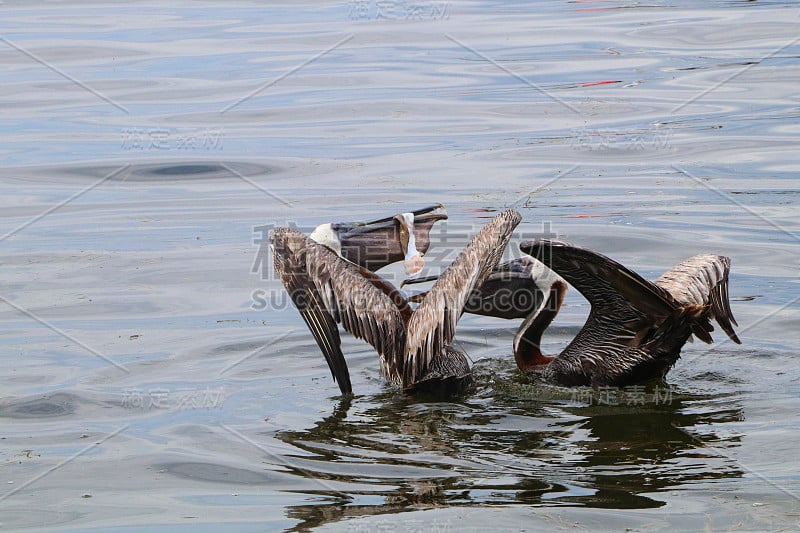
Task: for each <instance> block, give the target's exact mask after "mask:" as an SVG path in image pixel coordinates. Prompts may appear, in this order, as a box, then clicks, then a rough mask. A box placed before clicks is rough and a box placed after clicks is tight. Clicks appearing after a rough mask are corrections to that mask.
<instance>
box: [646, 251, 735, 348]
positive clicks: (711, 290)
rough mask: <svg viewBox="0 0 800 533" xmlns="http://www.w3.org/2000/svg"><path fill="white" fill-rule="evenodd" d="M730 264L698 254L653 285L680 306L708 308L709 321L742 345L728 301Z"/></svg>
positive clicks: (712, 255) (707, 255) (718, 257)
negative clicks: (713, 319)
mask: <svg viewBox="0 0 800 533" xmlns="http://www.w3.org/2000/svg"><path fill="white" fill-rule="evenodd" d="M730 267H731V260H730V259H729V258H727V257H724V256H721V255H714V254H700V255H696V256H694V257H690V258H689V259H687V260H685V261H681V262H680V263H678V264H677V265H675V266H674V267H672V268H671V269H669V270H668V271H667V272H665V273H664V274H663V275H662V276H661V277H660V278H658V279H657V280H655V282H654V283H655V284H656V285H658V286H659V287H661V288H663V289H665V290H667V291H669V293H670V294H672V296H673V297H674V298H675V299H676V300H677V301H678V302H680V303H681V304H683V305H702V306H709V308H710V311H711V315H712V316H711V317H710V318H715V319H716V321H717V323H719V325H720V327H722V330H723V331H725V333H727V335H728V337H730V339H731V340H732V341H733V342H735V343H737V344H741V342H742V341H740V340H739V337H737V336H736V333H735V332H734V331H733V326H734V325H736V326H738V325H739V324H737V323H736V319H735V318H734V317H733V312H732V311H731V304H730V301H729V300H728V273H729V272H730Z"/></svg>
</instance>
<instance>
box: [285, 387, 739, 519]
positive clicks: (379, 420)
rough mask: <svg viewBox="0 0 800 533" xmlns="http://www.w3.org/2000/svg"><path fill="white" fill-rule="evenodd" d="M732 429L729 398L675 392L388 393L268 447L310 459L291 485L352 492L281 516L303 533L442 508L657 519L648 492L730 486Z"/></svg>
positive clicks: (734, 414)
mask: <svg viewBox="0 0 800 533" xmlns="http://www.w3.org/2000/svg"><path fill="white" fill-rule="evenodd" d="M699 407H702V408H699ZM742 418H743V414H742V408H741V406H739V405H738V401H737V400H736V399H735V398H720V397H715V398H709V397H699V396H696V395H695V396H692V395H687V394H680V393H677V392H676V393H674V394H673V395H672V397H671V398H670V401H669V402H662V403H652V402H651V403H647V404H645V405H637V406H604V405H596V404H594V405H592V404H586V403H577V402H572V401H568V400H552V399H550V400H544V401H542V400H538V401H537V400H531V399H524V398H523V399H520V398H513V397H508V398H505V397H504V395H503V394H497V393H496V392H495V393H489V394H480V393H478V394H477V395H473V396H471V397H469V398H465V399H463V400H461V401H457V402H427V401H423V402H420V401H419V400H418V399H413V398H412V399H409V398H406V397H404V396H402V395H401V394H398V393H394V392H388V393H384V394H380V395H376V396H373V397H360V398H356V399H355V400H349V399H346V400H342V401H340V403H339V404H337V406H336V407H335V409H334V411H333V413H332V414H331V415H330V416H328V417H325V418H323V419H321V420H319V421H318V422H317V423H316V424H315V425H314V427H312V428H309V429H307V430H303V431H288V430H287V431H280V432H278V433H277V435H276V437H277V438H279V439H280V440H282V441H283V442H285V443H287V444H290V445H292V446H294V447H296V448H297V449H299V450H302V452H303V455H304V456H305V455H307V454H310V455H311V457H304V460H303V462H302V465H303V467H302V468H297V469H295V470H294V474H296V475H299V476H304V477H312V478H315V479H327V480H335V481H336V482H337V485H336V486H337V487H338V488H340V487H342V486H345V487H348V486H349V487H351V488H352V489H351V488H347V489H345V490H341V489H340V490H338V491H328V490H325V489H324V488H322V489H321V490H319V491H315V492H314V496H315V499H314V500H313V501H310V502H309V503H304V504H302V505H295V506H290V507H289V508H288V516H289V517H290V518H293V519H297V520H299V521H300V523H299V524H298V525H297V526H296V529H297V530H304V529H307V528H311V527H315V526H318V525H321V524H324V523H329V522H337V521H340V520H343V519H346V518H351V517H360V516H367V515H377V514H384V513H397V512H400V511H410V510H419V509H425V508H434V507H442V506H454V505H455V506H457V505H473V506H474V505H509V504H527V505H578V506H586V507H597V508H613V509H621V508H626V509H642V508H654V507H660V506H662V505H664V502H663V501H662V499H661V498H659V496H658V493H659V492H660V491H665V490H670V489H673V488H675V487H677V486H679V485H685V484H687V483H693V482H699V481H707V480H709V479H722V478H728V479H729V478H735V477H741V476H742V473H743V472H742V470H741V469H740V468H739V466H738V465H737V464H736V463H735V462H734V461H732V460H729V459H727V458H726V456H728V455H729V454H728V453H727V452H725V451H724V450H725V448H726V447H730V446H738V445H739V438H738V437H737V436H736V435H735V434H734V435H731V433H732V432H731V431H730V430H729V429H727V428H726V430H725V431H724V432H722V431H720V425H721V424H728V423H731V422H736V421H740V420H742ZM698 428H703V431H698ZM286 460H287V462H289V463H292V458H291V457H287V458H286ZM331 463H335V464H336V466H335V467H333V468H335V471H336V472H337V474H335V475H331V473H330V472H331V468H332V466H331ZM343 467H345V468H343ZM343 496H344V497H343Z"/></svg>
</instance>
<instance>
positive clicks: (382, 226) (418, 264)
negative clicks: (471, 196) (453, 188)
mask: <svg viewBox="0 0 800 533" xmlns="http://www.w3.org/2000/svg"><path fill="white" fill-rule="evenodd" d="M446 218H447V213H446V212H444V206H443V205H441V204H438V205H434V206H430V207H426V208H424V209H419V210H417V211H412V212H408V213H403V214H401V215H395V216H391V217H387V218H380V219H377V220H371V221H369V222H356V223H352V222H351V223H347V222H344V223H333V224H325V225H324V226H325V230H326V232H327V233H328V234H329V235H330V237H329V238H328V239H326V240H327V241H334V244H335V245H334V246H331V245H329V244H328V243H327V242H325V243H324V244H327V245H328V246H330V247H331V248H333V249H334V250H335V251H336V252H337V253H339V255H341V256H342V257H344V258H345V259H347V260H349V261H352V262H354V263H356V264H358V265H361V266H363V267H365V268H367V269H369V270H372V271H376V270H378V269H380V268H383V267H385V266H387V265H390V264H392V263H395V262H397V261H404V262H405V265H406V272H407V274H408V275H412V274H413V273H418V272H419V271H420V270H421V269H422V266H423V265H424V264H425V263H424V261H423V260H422V254H424V253H425V252H426V251H427V250H428V247H429V246H430V231H431V228H432V227H433V225H434V224H435V223H436V222H437V221H439V220H444V219H446ZM315 233H317V234H321V233H322V231H319V228H318V230H315ZM312 238H314V235H313V234H312ZM315 240H316V239H315ZM318 242H319V241H318Z"/></svg>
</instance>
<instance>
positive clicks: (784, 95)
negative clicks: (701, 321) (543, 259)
mask: <svg viewBox="0 0 800 533" xmlns="http://www.w3.org/2000/svg"><path fill="white" fill-rule="evenodd" d="M0 9H2V14H3V16H2V18H0V61H2V64H3V66H4V75H3V82H2V83H0V102H2V113H0V140H1V141H2V142H0V154H2V161H3V164H2V168H0V184H2V190H3V194H2V197H1V198H2V210H0V270H2V273H3V278H2V279H3V281H2V288H1V289H0V320H2V323H3V328H2V333H0V365H1V366H2V368H3V370H2V371H0V391H2V392H0V460H1V461H2V466H3V468H2V474H1V475H0V524H1V526H2V528H3V529H8V530H26V529H28V530H37V531H41V530H60V531H87V530H88V531H91V530H102V531H134V530H135V531H156V530H164V529H169V530H187V531H188V530H190V529H191V530H192V531H195V530H201V531H202V530H209V531H211V530H214V531H217V530H219V529H221V528H223V527H224V528H225V529H226V530H241V531H251V530H252V531H263V530H267V531H275V530H307V529H319V530H337V531H341V530H346V531H409V530H411V531H414V530H416V531H422V530H425V531H462V530H473V531H486V530H487V529H488V528H493V529H494V530H515V531H519V530H548V531H551V530H589V531H595V530H614V531H620V530H624V529H626V528H629V529H630V530H634V531H652V530H665V531H666V530H669V531H672V530H675V529H678V530H710V531H728V530H735V531H751V530H758V531H763V530H770V531H785V530H795V529H797V528H798V527H800V467H798V463H797V439H798V429H797V428H798V427H800V414H799V413H800V365H798V355H797V347H798V345H799V344H800V327H798V326H800V303H799V302H800V285H798V267H799V266H800V264H799V263H798V258H799V257H800V254H798V251H799V250H800V248H799V247H798V241H800V223H798V195H799V194H800V155H799V154H800V152H798V134H800V126H799V125H798V124H799V122H798V117H800V100H798V89H797V88H798V87H800V62H799V61H798V57H800V43H798V22H799V21H800V18H798V17H799V16H800V8H798V6H797V5H796V3H795V2H783V1H771V2H764V1H757V2H744V1H704V2H699V1H690V0H686V1H679V0H676V1H653V2H626V1H614V0H609V1H588V0H587V1H573V2H566V1H542V2H535V3H531V2H498V1H476V2H460V1H442V2H439V1H428V0H424V1H422V2H378V1H372V0H369V1H345V0H342V1H340V2H316V1H310V2H305V3H301V4H293V5H291V6H290V5H286V4H283V3H250V2H235V3H227V4H225V5H223V6H220V5H218V3H210V2H179V3H177V4H172V7H164V6H161V5H158V4H153V3H141V4H136V5H131V4H128V3H114V2H108V3H103V4H101V5H98V4H94V3H86V4H81V3H78V2H49V3H47V4H46V5H34V6H31V5H29V4H27V3H17V2H8V1H7V2H4V3H3V5H2V6H0ZM438 202H441V203H444V204H445V205H446V206H447V209H448V213H449V215H450V219H449V220H448V221H447V223H444V224H439V225H438V226H437V230H436V232H435V233H434V247H433V248H432V249H431V250H430V252H429V254H428V264H429V268H430V269H431V271H438V270H439V269H441V268H442V267H444V266H445V265H446V264H447V262H448V261H449V260H451V259H452V258H453V254H454V253H455V251H457V249H458V248H459V247H460V246H462V245H463V244H465V243H466V241H467V239H468V237H469V236H470V235H471V234H473V233H474V232H475V231H477V229H478V228H479V227H481V226H482V225H483V224H484V223H485V222H486V221H487V220H488V218H489V217H491V216H492V214H493V213H495V212H497V211H498V210H501V209H504V208H507V207H516V208H517V209H518V210H519V211H520V212H521V213H522V216H523V222H522V224H521V225H520V227H519V228H518V231H517V235H516V236H515V240H516V239H521V238H526V237H530V236H539V235H543V234H548V235H557V236H558V237H559V238H562V239H566V240H569V241H572V242H575V243H577V244H580V245H583V246H587V247H590V248H592V249H595V250H598V251H600V252H602V253H604V254H606V255H609V256H611V257H613V258H615V259H617V260H618V261H620V262H622V263H623V264H626V265H628V266H630V267H631V268H633V269H634V270H636V271H637V272H640V273H641V274H643V275H645V276H647V277H657V276H658V275H660V274H661V272H663V271H664V270H666V269H668V268H669V267H671V266H672V265H673V264H675V263H677V262H678V261H680V260H681V259H684V258H686V257H688V256H690V255H693V254H695V253H699V252H714V253H719V254H724V255H726V256H729V257H730V258H731V259H732V264H733V266H732V271H731V279H730V291H731V300H732V308H733V312H734V314H735V316H736V318H737V319H738V322H739V328H738V331H739V336H740V337H741V339H742V341H743V343H742V345H735V344H733V343H732V342H730V341H729V340H727V339H726V338H725V336H724V334H723V333H722V332H721V331H717V332H715V333H714V337H715V341H716V343H715V344H714V345H712V346H707V345H704V344H703V343H700V342H695V343H693V344H687V346H686V347H685V348H684V351H683V357H682V358H681V360H680V361H679V362H678V364H677V365H676V367H675V368H674V369H673V370H672V371H671V372H670V374H669V375H668V376H667V379H666V381H665V382H663V383H655V384H648V385H647V386H646V387H643V388H641V389H639V388H626V389H621V390H616V389H615V390H609V389H605V390H604V389H598V390H583V389H578V390H568V389H562V388H558V387H552V386H547V385H543V384H541V383H538V382H536V381H534V380H532V379H529V378H525V377H523V376H521V375H520V374H519V373H518V372H517V371H516V368H515V365H514V362H513V357H512V354H511V341H512V338H513V335H514V332H515V330H516V327H517V325H518V324H517V323H516V322H506V321H503V320H499V319H487V318H480V317H472V316H465V317H464V318H463V319H462V321H461V322H460V323H459V329H458V336H457V339H458V342H459V343H460V346H461V347H463V349H464V350H466V352H467V353H468V354H469V356H470V358H471V360H472V361H473V363H474V373H475V381H476V385H475V388H474V389H473V390H471V391H469V392H468V393H467V394H465V395H464V396H462V397H458V398H455V399H453V400H452V401H442V400H441V399H436V398H425V397H413V398H409V397H406V396H404V395H403V394H402V393H400V392H399V391H398V390H396V389H394V388H392V387H390V386H387V385H386V384H385V382H384V381H383V379H382V377H381V376H380V373H379V365H378V361H377V357H376V355H375V353H374V352H373V351H372V349H371V348H370V347H369V346H367V345H365V344H363V343H361V342H360V341H357V340H354V339H352V338H351V337H349V336H344V338H343V348H344V350H345V353H346V355H347V359H348V364H349V367H350V371H351V375H352V380H353V389H354V391H355V394H356V395H355V397H353V398H352V399H342V398H341V397H340V396H339V394H338V387H337V386H336V384H335V383H334V382H333V381H332V380H331V378H330V373H329V371H328V368H327V366H326V364H325V361H324V359H323V358H322V356H321V354H320V353H319V350H318V348H317V346H316V344H315V343H314V341H313V339H312V337H311V335H310V334H309V332H308V331H307V329H306V327H305V325H304V323H303V321H302V320H301V318H300V316H299V314H298V313H297V312H296V310H295V309H294V308H293V307H292V306H291V305H290V304H289V303H288V299H287V296H286V294H285V292H284V291H283V288H282V287H281V285H280V284H279V283H278V282H277V281H276V280H275V276H274V274H273V273H272V270H271V266H270V261H271V257H270V256H269V253H268V250H267V248H266V247H265V246H264V243H263V237H264V236H265V234H266V231H268V229H269V228H271V227H274V226H276V225H286V224H294V225H296V226H298V227H299V228H301V229H304V230H309V231H310V230H311V229H312V228H313V227H314V226H315V225H317V224H319V223H322V222H327V221H331V220H336V221H345V220H359V219H362V220H363V219H367V218H370V217H383V216H388V215H392V214H395V213H397V212H400V211H404V210H407V209H412V208H418V207H423V206H426V205H430V204H433V203H438ZM509 253H513V250H511V251H509ZM400 274H401V273H400V271H399V270H398V269H397V268H392V269H389V270H388V272H387V273H386V275H387V276H388V277H389V278H390V279H393V280H395V281H397V280H398V279H399V276H400ZM588 309H589V308H588V304H587V303H586V302H585V300H583V299H582V298H581V297H580V295H579V294H578V293H577V291H575V290H571V291H570V292H569V294H568V297H567V299H566V301H565V305H564V307H563V309H562V311H561V313H560V314H559V316H558V318H557V320H556V321H555V322H554V324H553V326H552V327H551V328H550V329H549V330H548V331H547V332H546V335H545V338H544V340H543V348H544V350H545V352H546V353H551V354H552V353H557V352H558V351H559V350H560V349H562V348H563V347H564V346H566V344H567V343H568V342H569V341H570V339H571V338H572V337H573V336H574V335H575V334H576V333H577V331H578V330H579V328H580V327H581V325H582V324H583V320H584V319H585V317H586V315H587V313H588Z"/></svg>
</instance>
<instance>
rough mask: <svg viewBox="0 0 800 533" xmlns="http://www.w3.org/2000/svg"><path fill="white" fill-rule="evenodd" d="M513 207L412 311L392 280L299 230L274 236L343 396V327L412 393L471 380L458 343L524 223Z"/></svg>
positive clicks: (289, 282)
mask: <svg viewBox="0 0 800 533" xmlns="http://www.w3.org/2000/svg"><path fill="white" fill-rule="evenodd" d="M520 218H521V217H520V215H519V213H517V212H516V211H514V210H507V211H504V212H503V213H500V214H499V215H497V216H496V217H495V218H494V219H493V220H492V221H491V222H489V223H488V224H487V225H486V226H484V227H483V228H482V229H481V231H480V232H478V234H477V235H476V236H475V237H474V238H473V239H472V241H471V242H470V243H469V244H468V245H467V246H466V247H465V248H464V249H463V250H462V251H461V253H459V255H458V256H457V257H456V259H455V260H454V261H453V263H452V264H451V265H450V266H449V267H448V268H447V269H446V270H445V271H444V272H443V273H442V274H441V275H440V276H439V279H438V280H437V281H436V282H435V283H434V285H433V287H432V288H431V289H430V290H429V291H428V292H427V293H426V294H425V296H424V297H422V298H420V300H421V301H419V305H418V306H417V308H416V309H412V308H411V306H410V304H409V301H408V300H407V299H406V298H404V297H403V295H402V294H400V292H399V291H398V290H397V289H396V288H395V287H394V286H393V285H391V284H390V283H388V282H387V281H385V280H384V279H382V278H381V277H380V276H378V275H377V274H375V273H374V272H372V271H371V270H369V269H368V268H366V267H364V266H360V265H357V264H355V263H354V262H351V261H348V260H347V259H344V258H342V257H340V256H339V255H337V254H336V253H335V252H334V251H333V250H331V249H330V248H329V247H327V246H324V245H321V244H319V243H318V242H316V241H313V240H311V239H309V238H308V237H306V236H305V235H303V234H302V233H300V232H299V231H297V230H294V229H292V228H276V229H275V230H274V231H273V232H272V234H271V235H270V241H271V245H272V248H273V258H274V261H275V270H276V272H278V274H279V276H280V278H281V281H282V282H283V284H284V286H285V287H286V290H287V291H288V292H289V295H290V297H291V298H292V301H293V302H294V304H295V306H296V307H297V309H298V310H299V311H300V314H301V315H302V317H303V319H304V320H305V322H306V324H307V325H308V327H309V329H310V330H311V333H312V334H313V335H314V338H315V339H316V341H317V344H318V345H319V347H320V349H321V350H322V352H323V354H324V355H325V358H326V360H327V362H328V366H329V367H330V369H331V373H332V374H333V377H334V380H336V381H337V382H338V384H339V389H340V390H341V392H342V393H343V394H350V393H351V392H352V387H351V384H350V375H349V371H348V369H347V363H346V361H345V359H344V355H343V354H342V350H341V339H340V337H339V330H338V328H337V323H340V324H341V325H342V327H343V328H344V329H345V330H346V331H348V332H350V333H352V334H353V335H354V336H355V337H357V338H360V339H363V340H365V341H366V342H368V343H369V344H370V345H372V346H373V347H374V348H375V350H376V351H377V352H378V355H379V356H380V361H381V370H382V371H383V374H384V376H385V377H386V378H387V380H388V381H390V382H391V383H393V384H398V385H402V387H403V390H404V391H406V392H410V391H416V390H433V391H442V392H445V391H452V390H458V389H460V388H463V387H464V386H465V385H466V384H468V383H469V381H470V370H469V364H468V363H467V360H466V357H464V354H462V353H461V352H459V351H458V350H456V349H455V348H453V347H452V346H451V345H450V343H451V342H452V340H453V337H454V335H455V326H456V322H457V321H458V319H459V318H460V317H461V314H462V313H463V312H464V306H465V304H466V302H467V299H468V298H469V296H470V294H471V293H472V291H473V289H475V287H478V286H480V285H481V284H482V283H483V282H484V280H485V279H486V278H487V276H489V274H490V273H491V272H492V269H494V267H495V266H497V263H498V261H499V259H500V257H501V255H502V253H503V251H504V250H505V247H506V245H507V244H508V241H509V239H510V238H511V232H512V231H513V230H514V228H515V227H516V226H517V224H519V222H520Z"/></svg>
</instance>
